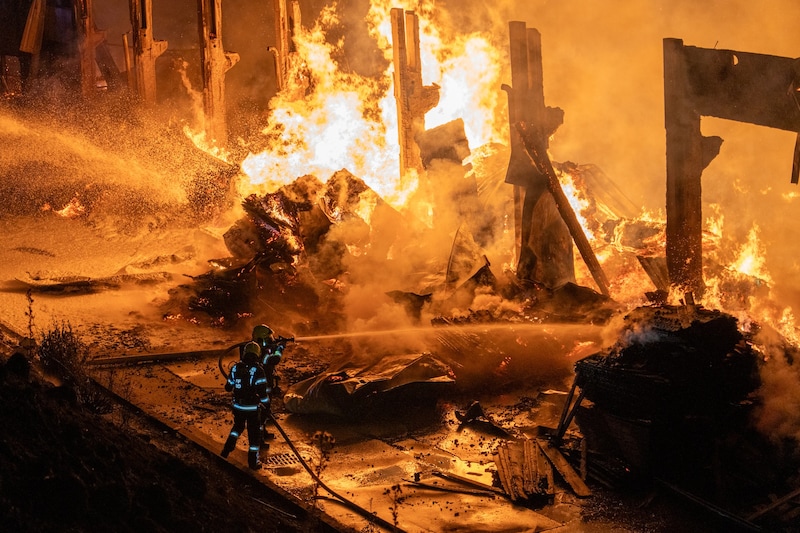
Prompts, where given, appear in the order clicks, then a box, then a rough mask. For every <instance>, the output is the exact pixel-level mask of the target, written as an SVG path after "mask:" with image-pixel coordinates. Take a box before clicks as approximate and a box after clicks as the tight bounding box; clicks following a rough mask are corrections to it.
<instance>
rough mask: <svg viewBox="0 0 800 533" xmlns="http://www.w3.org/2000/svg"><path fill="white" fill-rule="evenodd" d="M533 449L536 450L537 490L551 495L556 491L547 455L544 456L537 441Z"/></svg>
mask: <svg viewBox="0 0 800 533" xmlns="http://www.w3.org/2000/svg"><path fill="white" fill-rule="evenodd" d="M534 451H535V452H536V470H537V478H536V486H537V490H538V491H539V492H540V493H541V494H545V495H547V496H553V495H554V494H555V492H556V488H555V485H554V484H553V467H552V466H550V463H549V462H548V460H547V457H545V455H544V452H542V449H541V447H539V445H538V443H537V445H536V446H534Z"/></svg>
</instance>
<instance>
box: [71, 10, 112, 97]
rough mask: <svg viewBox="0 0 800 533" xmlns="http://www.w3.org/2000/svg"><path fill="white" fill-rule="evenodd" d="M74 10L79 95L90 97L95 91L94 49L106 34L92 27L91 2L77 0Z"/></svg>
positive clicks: (103, 39) (92, 12)
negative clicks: (79, 68)
mask: <svg viewBox="0 0 800 533" xmlns="http://www.w3.org/2000/svg"><path fill="white" fill-rule="evenodd" d="M73 7H74V9H75V25H76V29H77V32H78V55H79V59H80V65H81V94H82V95H83V96H84V97H91V96H92V95H94V93H95V92H96V90H97V78H96V76H95V71H96V69H97V61H96V49H97V46H98V45H99V44H100V43H102V42H103V41H105V39H106V32H105V31H98V30H97V28H96V27H95V25H94V11H93V10H92V0H77V1H76V2H75V3H74V4H73Z"/></svg>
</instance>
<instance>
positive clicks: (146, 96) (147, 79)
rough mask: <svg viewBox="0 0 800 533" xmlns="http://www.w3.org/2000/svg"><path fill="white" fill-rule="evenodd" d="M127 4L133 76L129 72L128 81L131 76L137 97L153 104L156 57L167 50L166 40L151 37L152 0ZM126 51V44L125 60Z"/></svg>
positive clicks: (133, 0)
mask: <svg viewBox="0 0 800 533" xmlns="http://www.w3.org/2000/svg"><path fill="white" fill-rule="evenodd" d="M129 6H130V12H131V28H132V33H131V35H132V40H133V43H132V45H133V65H134V70H135V77H133V76H130V74H129V76H128V80H129V81H128V83H130V81H131V78H133V79H134V80H135V81H134V84H135V87H136V91H137V94H138V95H139V98H140V99H141V100H142V101H143V102H144V103H146V104H154V103H155V102H156V59H158V58H159V56H161V54H163V53H164V52H165V51H166V50H167V41H162V40H155V39H153V0H129ZM127 52H128V47H127V45H126V46H125V53H126V62H127ZM129 69H130V67H129ZM129 88H131V89H132V88H133V87H129Z"/></svg>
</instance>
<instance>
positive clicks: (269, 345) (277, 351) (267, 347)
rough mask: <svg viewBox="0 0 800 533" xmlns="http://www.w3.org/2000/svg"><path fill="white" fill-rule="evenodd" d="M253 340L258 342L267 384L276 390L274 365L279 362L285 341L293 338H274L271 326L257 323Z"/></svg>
mask: <svg viewBox="0 0 800 533" xmlns="http://www.w3.org/2000/svg"><path fill="white" fill-rule="evenodd" d="M252 338H253V342H255V343H258V346H259V347H260V348H261V364H262V365H264V371H265V372H266V373H267V386H268V387H269V389H270V392H271V391H277V390H278V381H279V378H278V376H276V375H275V367H276V366H277V365H278V363H280V362H281V358H282V357H283V351H284V350H285V349H286V343H287V342H289V341H291V340H293V339H284V338H283V337H279V338H275V336H274V335H273V334H272V328H270V327H269V326H267V325H266V324H259V325H258V326H256V327H254V328H253V335H252Z"/></svg>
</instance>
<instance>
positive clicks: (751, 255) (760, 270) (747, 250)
mask: <svg viewBox="0 0 800 533" xmlns="http://www.w3.org/2000/svg"><path fill="white" fill-rule="evenodd" d="M759 232H760V230H759V227H758V225H757V224H753V227H752V228H751V229H750V232H749V233H748V234H747V242H746V243H745V244H744V245H743V246H742V248H741V249H740V250H739V254H738V257H737V258H736V260H735V261H734V262H733V265H731V266H732V268H733V269H735V270H736V271H737V272H740V273H741V274H744V275H746V276H751V277H754V278H758V279H761V280H764V281H765V282H767V283H772V278H771V277H770V275H769V272H768V271H767V268H766V265H765V262H766V254H765V253H764V252H765V251H764V248H763V246H762V245H761V241H760V239H759Z"/></svg>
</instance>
